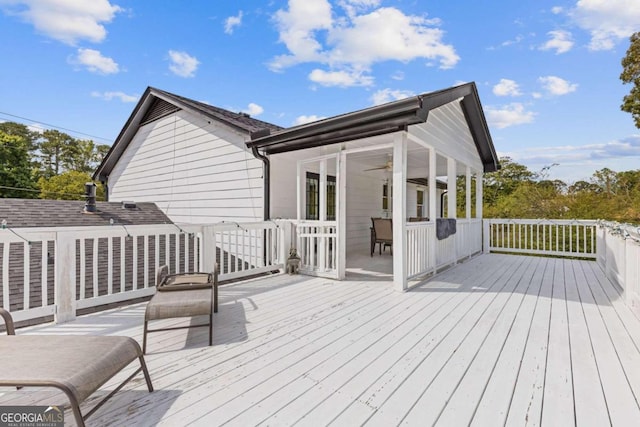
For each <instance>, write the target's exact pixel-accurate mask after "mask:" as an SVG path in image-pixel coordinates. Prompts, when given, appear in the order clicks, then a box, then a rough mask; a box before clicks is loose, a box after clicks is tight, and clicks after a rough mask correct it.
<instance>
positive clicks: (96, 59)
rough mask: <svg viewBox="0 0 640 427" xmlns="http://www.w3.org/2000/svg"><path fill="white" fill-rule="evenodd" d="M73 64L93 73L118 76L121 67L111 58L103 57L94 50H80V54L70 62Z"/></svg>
mask: <svg viewBox="0 0 640 427" xmlns="http://www.w3.org/2000/svg"><path fill="white" fill-rule="evenodd" d="M70 62H71V63H73V64H77V65H82V66H83V67H85V68H86V69H87V70H89V71H91V72H92V73H100V74H116V73H118V72H120V67H119V66H118V64H117V63H116V62H115V61H114V60H113V59H111V58H109V57H107V56H103V55H102V53H100V51H97V50H94V49H78V54H77V55H76V56H75V57H73V58H72V59H71V60H70Z"/></svg>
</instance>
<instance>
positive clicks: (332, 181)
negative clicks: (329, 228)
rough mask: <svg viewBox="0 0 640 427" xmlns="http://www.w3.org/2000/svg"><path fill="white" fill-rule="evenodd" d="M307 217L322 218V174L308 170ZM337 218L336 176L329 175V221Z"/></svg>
mask: <svg viewBox="0 0 640 427" xmlns="http://www.w3.org/2000/svg"><path fill="white" fill-rule="evenodd" d="M306 193H307V197H306V199H307V206H306V208H307V209H306V211H307V212H306V219H311V220H318V219H320V175H318V174H317V173H313V172H307V185H306ZM335 219H336V177H335V176H330V175H327V221H335Z"/></svg>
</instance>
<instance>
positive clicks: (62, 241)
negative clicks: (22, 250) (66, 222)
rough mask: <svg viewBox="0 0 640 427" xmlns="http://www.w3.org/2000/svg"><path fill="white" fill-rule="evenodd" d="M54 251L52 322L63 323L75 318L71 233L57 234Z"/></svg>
mask: <svg viewBox="0 0 640 427" xmlns="http://www.w3.org/2000/svg"><path fill="white" fill-rule="evenodd" d="M81 244H84V243H83V242H82V243H81ZM5 245H6V243H5ZM55 249H56V251H55V257H56V259H55V263H54V277H55V279H54V283H55V288H54V292H55V296H54V301H55V304H56V311H55V313H54V315H53V321H54V322H55V323H63V322H69V321H71V320H73V319H75V318H76V239H75V236H74V234H73V232H66V233H65V232H59V233H57V236H56V247H55Z"/></svg>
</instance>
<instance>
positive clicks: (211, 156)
mask: <svg viewBox="0 0 640 427" xmlns="http://www.w3.org/2000/svg"><path fill="white" fill-rule="evenodd" d="M245 140H246V136H245V135H242V134H241V133H240V132H238V131H235V130H233V129H231V128H230V127H228V126H226V125H224V124H222V123H219V122H216V121H213V120H205V119H204V118H201V117H198V116H194V115H193V114H190V113H187V112H185V111H178V112H176V113H173V114H170V115H168V116H165V117H163V118H161V119H158V120H156V121H153V122H151V123H148V124H145V125H143V126H141V127H140V129H139V130H138V132H137V133H136V135H135V136H134V138H133V140H132V141H131V143H130V144H129V146H128V147H127V149H126V151H125V152H124V153H123V155H122V157H121V158H120V160H119V161H118V164H117V165H116V166H115V167H114V169H113V171H112V173H111V175H110V176H109V181H108V184H109V200H110V201H134V202H154V203H156V205H157V206H158V207H159V208H160V209H162V210H163V211H164V212H165V213H166V214H167V216H168V217H169V218H171V220H172V221H174V222H176V223H192V224H204V223H214V222H220V221H225V220H228V221H259V220H262V218H263V201H262V199H263V179H262V175H263V164H262V162H261V161H260V160H258V159H256V158H255V157H254V156H253V155H252V153H251V152H250V150H248V149H247V148H246V147H245Z"/></svg>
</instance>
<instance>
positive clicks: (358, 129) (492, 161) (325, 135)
mask: <svg viewBox="0 0 640 427" xmlns="http://www.w3.org/2000/svg"><path fill="white" fill-rule="evenodd" d="M457 100H461V101H460V103H461V106H462V110H463V112H464V116H465V119H466V121H467V123H468V125H469V129H470V131H471V136H472V138H473V141H474V143H475V145H476V148H477V150H478V154H479V155H480V157H481V159H482V163H483V165H484V171H485V172H493V171H495V170H497V169H498V168H499V163H498V158H497V155H496V152H495V148H494V146H493V142H492V140H491V135H490V134H489V127H488V126H487V123H486V120H485V117H484V113H483V111H482V106H481V104H480V98H479V96H478V91H477V89H476V85H475V83H466V84H463V85H460V86H455V87H452V88H449V89H443V90H440V91H436V92H431V93H427V94H423V95H418V96H414V97H411V98H406V99H402V100H399V101H395V102H391V103H388V104H384V105H379V106H375V107H372V108H367V109H365V110H359V111H355V112H352V113H347V114H343V115H340V116H335V117H331V118H328V119H324V120H320V121H317V122H313V123H309V124H305V125H300V126H295V127H292V128H288V129H284V130H280V131H277V132H274V133H270V132H269V131H268V130H264V131H259V132H254V133H252V134H251V141H249V142H247V146H248V147H249V148H256V149H259V150H261V151H262V152H263V153H265V154H278V153H285V152H289V151H296V150H302V149H306V148H313V147H319V146H323V145H329V144H336V143H340V142H346V141H351V140H355V139H361V138H367V137H372V136H377V135H383V134H388V133H392V132H397V131H400V130H405V129H407V128H408V127H409V126H410V125H414V124H418V123H424V122H426V121H427V117H428V115H429V111H431V110H434V109H436V108H438V107H441V106H443V105H446V104H449V103H451V102H454V101H457Z"/></svg>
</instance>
